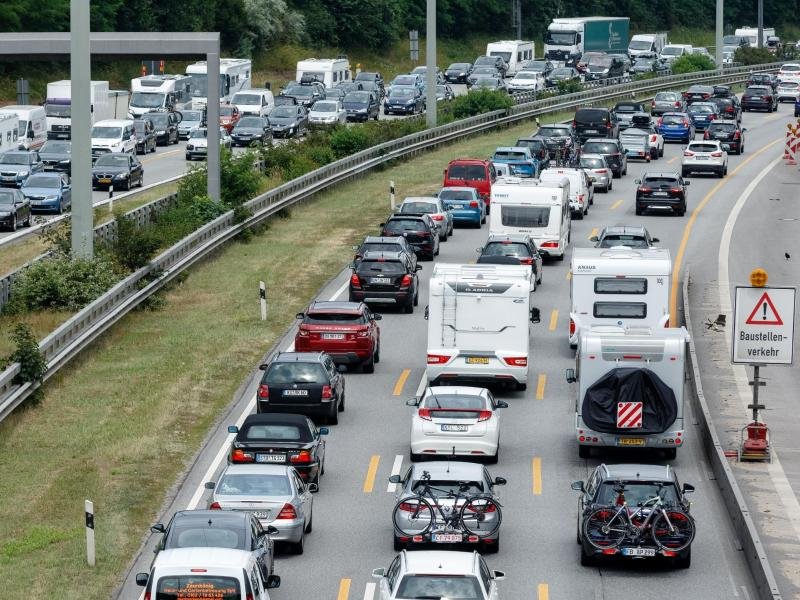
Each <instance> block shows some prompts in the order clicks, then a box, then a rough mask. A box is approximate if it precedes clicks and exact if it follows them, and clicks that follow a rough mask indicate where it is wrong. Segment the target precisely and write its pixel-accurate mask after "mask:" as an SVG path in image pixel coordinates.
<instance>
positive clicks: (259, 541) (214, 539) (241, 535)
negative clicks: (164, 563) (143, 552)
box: [150, 510, 278, 582]
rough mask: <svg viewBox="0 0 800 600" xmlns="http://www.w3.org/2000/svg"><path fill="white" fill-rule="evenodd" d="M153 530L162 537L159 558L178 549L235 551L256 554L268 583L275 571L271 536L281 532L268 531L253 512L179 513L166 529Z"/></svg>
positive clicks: (159, 544)
mask: <svg viewBox="0 0 800 600" xmlns="http://www.w3.org/2000/svg"><path fill="white" fill-rule="evenodd" d="M150 531H152V532H153V533H160V534H162V536H161V540H159V542H158V545H157V546H156V549H155V553H156V556H158V553H159V552H161V551H162V550H172V549H174V548H216V547H224V548H233V549H235V550H247V551H248V552H254V553H255V555H256V562H257V563H258V567H259V569H260V570H261V579H262V580H263V581H264V582H266V581H267V579H268V578H269V577H270V576H272V574H273V572H274V569H273V565H274V561H275V545H274V543H273V542H272V539H271V538H270V537H269V536H270V535H274V534H276V533H278V530H277V529H275V528H274V527H272V526H269V527H267V528H266V529H265V528H264V527H263V526H262V525H261V523H260V522H259V520H258V519H257V518H256V517H255V515H253V513H251V512H245V511H236V510H225V511H222V510H179V511H178V512H176V513H175V514H174V515H173V517H172V519H170V521H169V523H167V526H166V527H165V526H164V524H163V523H156V524H155V525H153V526H152V527H150ZM231 543H233V545H231ZM153 561H155V558H154V559H153Z"/></svg>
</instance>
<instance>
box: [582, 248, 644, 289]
mask: <svg viewBox="0 0 800 600" xmlns="http://www.w3.org/2000/svg"><path fill="white" fill-rule="evenodd" d="M622 237H628V238H629V239H628V240H627V241H630V242H636V241H639V242H640V244H643V242H644V240H643V239H642V238H634V237H633V236H617V238H622ZM606 239H608V237H607V238H606ZM604 241H605V240H604ZM619 241H620V242H622V243H625V242H624V241H623V240H619ZM625 245H626V246H627V245H628V244H625ZM638 247H639V248H645V247H647V244H643V245H639V246H638ZM594 293H595V294H646V293H647V279H645V278H644V277H595V280H594Z"/></svg>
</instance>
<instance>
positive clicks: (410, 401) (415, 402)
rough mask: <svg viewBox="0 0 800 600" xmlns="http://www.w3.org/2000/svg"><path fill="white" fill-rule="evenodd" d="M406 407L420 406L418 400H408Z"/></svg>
mask: <svg viewBox="0 0 800 600" xmlns="http://www.w3.org/2000/svg"><path fill="white" fill-rule="evenodd" d="M406 406H419V399H418V398H409V399H408V400H406Z"/></svg>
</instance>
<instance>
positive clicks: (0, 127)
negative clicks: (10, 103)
mask: <svg viewBox="0 0 800 600" xmlns="http://www.w3.org/2000/svg"><path fill="white" fill-rule="evenodd" d="M9 150H19V117H18V116H17V115H15V114H7V115H3V114H0V154H2V153H3V152H8V151H9Z"/></svg>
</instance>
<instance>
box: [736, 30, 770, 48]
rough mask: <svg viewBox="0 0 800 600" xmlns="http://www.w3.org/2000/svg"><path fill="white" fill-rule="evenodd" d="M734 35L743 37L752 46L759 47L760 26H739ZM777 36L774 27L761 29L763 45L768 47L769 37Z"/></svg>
mask: <svg viewBox="0 0 800 600" xmlns="http://www.w3.org/2000/svg"><path fill="white" fill-rule="evenodd" d="M733 33H734V35H736V36H738V37H740V38H742V39H743V40H744V41H745V42H746V43H747V45H749V46H750V47H751V48H758V27H739V28H738V29H737V30H736V31H734V32H733ZM770 37H775V28H774V27H764V28H762V29H761V46H762V47H763V48H766V47H767V38H770Z"/></svg>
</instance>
